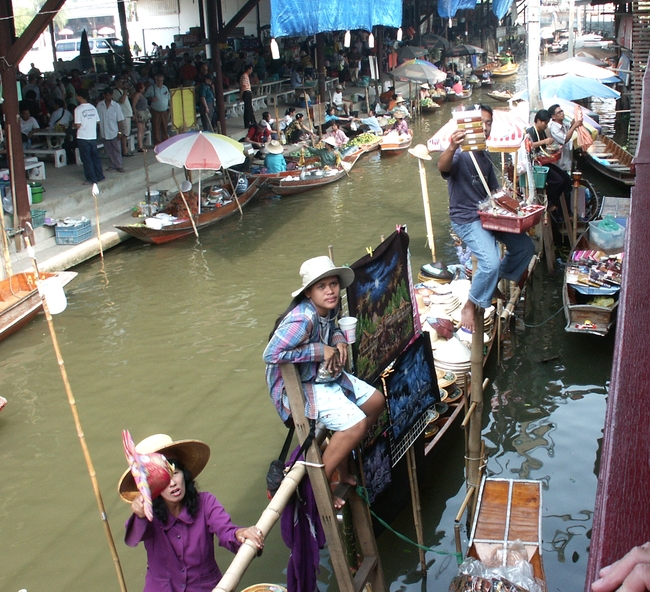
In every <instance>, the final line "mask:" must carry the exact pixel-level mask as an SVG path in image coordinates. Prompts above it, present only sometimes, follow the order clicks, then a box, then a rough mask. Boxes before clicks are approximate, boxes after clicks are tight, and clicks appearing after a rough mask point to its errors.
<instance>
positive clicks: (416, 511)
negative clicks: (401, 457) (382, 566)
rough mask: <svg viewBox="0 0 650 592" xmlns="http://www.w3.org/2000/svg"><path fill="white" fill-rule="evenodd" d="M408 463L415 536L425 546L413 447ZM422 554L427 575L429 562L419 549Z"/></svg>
mask: <svg viewBox="0 0 650 592" xmlns="http://www.w3.org/2000/svg"><path fill="white" fill-rule="evenodd" d="M406 461H407V465H408V473H409V485H410V488H411V505H412V507H413V521H414V522H415V536H416V538H417V541H418V545H422V546H424V527H423V526H422V505H421V504H420V489H419V487H418V474H417V466H416V464H415V450H414V449H413V446H411V447H409V449H408V451H407V452H406ZM418 551H419V554H420V571H421V572H422V573H426V571H427V560H426V556H425V554H424V549H422V548H420V549H418Z"/></svg>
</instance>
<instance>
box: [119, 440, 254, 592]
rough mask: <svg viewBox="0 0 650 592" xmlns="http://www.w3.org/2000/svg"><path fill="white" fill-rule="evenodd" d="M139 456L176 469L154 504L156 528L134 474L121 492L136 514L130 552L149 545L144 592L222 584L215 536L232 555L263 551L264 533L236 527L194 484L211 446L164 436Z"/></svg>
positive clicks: (141, 447)
mask: <svg viewBox="0 0 650 592" xmlns="http://www.w3.org/2000/svg"><path fill="white" fill-rule="evenodd" d="M136 451H137V452H139V453H140V454H148V453H149V454H150V453H153V452H159V453H161V454H163V455H164V456H165V457H166V458H167V460H168V461H169V463H170V464H171V465H172V466H173V468H174V474H173V476H172V478H171V480H170V482H169V484H168V485H167V487H166V488H165V489H164V490H163V492H162V493H161V494H160V496H159V497H157V498H156V499H154V500H153V511H154V519H153V521H152V522H149V520H147V518H146V517H145V513H144V502H143V499H142V495H140V494H139V493H138V490H137V487H136V486H135V482H134V480H133V476H132V475H131V472H130V471H127V472H126V473H124V475H123V476H122V479H121V481H120V484H119V487H118V489H119V492H120V495H121V496H122V499H124V500H125V501H130V502H131V508H132V510H133V514H132V515H131V517H130V518H129V519H128V521H127V522H126V535H125V537H124V541H125V542H126V544H127V545H129V546H130V547H136V546H137V545H138V543H140V541H144V546H145V549H146V550H147V575H146V578H145V584H144V592H210V591H211V590H212V589H213V588H214V587H215V586H216V585H217V583H218V582H219V580H220V579H221V571H220V570H219V566H218V565H217V562H216V561H215V558H214V535H216V536H217V538H218V540H219V545H221V546H222V547H225V548H226V549H229V550H230V551H232V552H233V553H236V552H237V550H238V549H239V547H240V546H241V545H242V544H243V543H244V541H245V540H246V539H249V540H250V541H252V542H253V544H254V545H255V546H256V547H257V548H258V549H260V550H261V549H263V548H264V537H263V534H262V532H261V531H260V530H259V529H257V528H255V527H252V526H249V527H248V528H242V527H238V526H236V525H234V524H233V523H232V520H231V519H230V516H229V515H228V513H227V512H226V510H225V509H224V507H223V506H222V505H221V504H220V503H219V500H217V498H216V497H214V496H213V495H212V494H211V493H207V492H201V493H199V492H198V491H197V489H196V485H195V483H194V479H195V477H196V476H197V475H198V474H199V473H200V472H201V471H202V470H203V468H204V467H205V465H206V464H207V462H208V459H209V458H210V448H209V447H208V446H207V445H206V444H204V443H203V442H199V441H198V440H180V441H178V442H173V441H172V439H171V438H170V437H169V436H167V435H165V434H156V435H154V436H150V437H149V438H146V439H145V440H143V441H142V442H140V443H139V444H138V445H137V446H136Z"/></svg>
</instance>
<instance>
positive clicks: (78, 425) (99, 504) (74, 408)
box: [25, 237, 127, 592]
mask: <svg viewBox="0 0 650 592" xmlns="http://www.w3.org/2000/svg"><path fill="white" fill-rule="evenodd" d="M25 243H26V245H27V249H28V250H29V256H30V258H31V260H32V264H33V265H34V273H35V275H36V277H37V278H38V277H40V273H39V271H38V264H37V262H36V254H35V253H34V249H33V248H32V246H31V243H30V241H29V238H27V237H25ZM41 300H42V301H43V311H44V312H45V319H46V320H47V326H48V328H49V330H50V337H51V338H52V346H53V347H54V353H55V355H56V361H57V363H58V365H59V369H60V371H61V378H62V380H63V386H64V387H65V392H66V395H67V396H68V403H69V404H70V411H72V417H73V419H74V424H75V427H76V429H77V436H78V437H79V443H80V444H81V449H82V451H83V455H84V459H85V461H86V466H87V468H88V475H89V476H90V481H91V483H92V486H93V491H94V492H95V499H96V500H97V507H98V509H99V516H100V518H101V520H102V523H103V525H104V532H105V533H106V538H107V540H108V547H109V549H110V551H111V556H112V557H113V564H114V566H115V571H116V573H117V579H118V582H119V584H120V590H121V591H122V592H127V588H126V581H125V580H124V573H123V572H122V565H121V564H120V558H119V555H118V554H117V549H116V547H115V541H114V540H113V535H112V534H111V527H110V524H109V523H108V516H107V515H106V508H105V507H104V500H103V499H102V492H101V491H100V489H99V483H98V481H97V473H96V472H95V467H94V466H93V461H92V459H91V458H90V451H89V450H88V445H87V444H86V437H85V436H84V432H83V428H82V427H81V420H80V419H79V413H78V411H77V402H76V401H75V398H74V395H73V394H72V387H71V386H70V381H69V380H68V373H67V371H66V369H65V363H64V361H63V356H62V355H61V349H60V348H59V341H58V339H57V336H56V331H55V330H54V323H53V322H52V315H51V314H50V309H49V308H48V306H47V301H46V300H45V296H43V295H42V294H41Z"/></svg>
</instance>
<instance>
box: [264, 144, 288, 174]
mask: <svg viewBox="0 0 650 592" xmlns="http://www.w3.org/2000/svg"><path fill="white" fill-rule="evenodd" d="M264 167H265V168H266V172H267V173H282V172H284V171H286V170H287V161H286V160H285V158H284V148H283V147H282V144H280V142H278V141H277V140H271V141H270V142H269V143H268V144H267V145H266V156H265V157H264Z"/></svg>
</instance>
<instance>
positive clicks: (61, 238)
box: [54, 220, 93, 245]
mask: <svg viewBox="0 0 650 592" xmlns="http://www.w3.org/2000/svg"><path fill="white" fill-rule="evenodd" d="M54 230H55V237H54V239H55V240H56V244H57V245H78V244H79V243H82V242H84V241H85V240H88V239H89V238H90V237H91V236H92V234H93V229H92V228H91V227H90V220H85V221H84V222H81V223H79V224H75V225H74V226H58V225H57V226H56V228H55V229H54Z"/></svg>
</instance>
